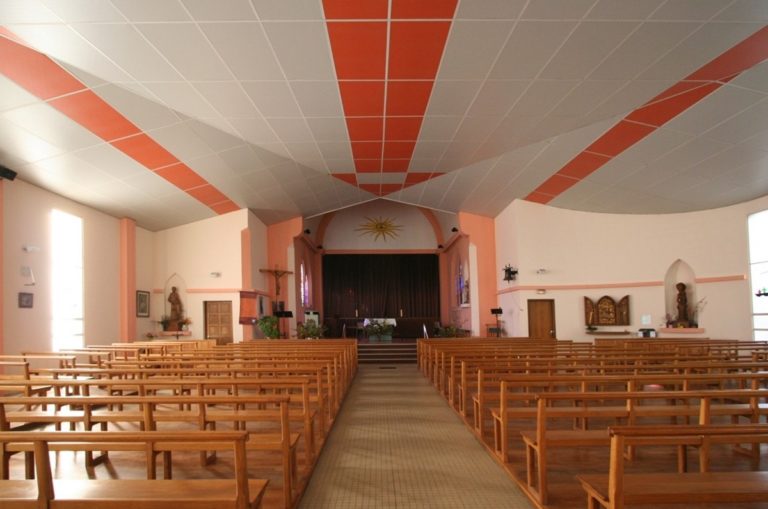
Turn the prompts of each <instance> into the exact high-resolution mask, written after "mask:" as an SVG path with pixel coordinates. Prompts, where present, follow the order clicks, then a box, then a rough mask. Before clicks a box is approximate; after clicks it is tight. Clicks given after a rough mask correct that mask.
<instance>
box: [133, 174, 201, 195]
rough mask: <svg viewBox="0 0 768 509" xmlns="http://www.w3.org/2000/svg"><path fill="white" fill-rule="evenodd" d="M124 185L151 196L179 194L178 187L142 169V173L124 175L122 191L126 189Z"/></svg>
mask: <svg viewBox="0 0 768 509" xmlns="http://www.w3.org/2000/svg"><path fill="white" fill-rule="evenodd" d="M126 186H130V187H132V188H134V189H136V190H139V191H141V192H142V193H146V195H147V196H148V197H153V198H161V197H162V198H166V197H171V196H178V194H179V188H178V187H176V186H175V185H173V184H171V183H170V182H168V181H167V180H165V179H164V178H162V177H161V176H159V175H158V174H157V173H155V172H152V171H144V172H143V173H137V174H135V175H131V176H130V177H126V178H125V179H123V189H122V191H123V192H125V191H126ZM185 194H186V193H185Z"/></svg>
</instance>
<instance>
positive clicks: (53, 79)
mask: <svg viewBox="0 0 768 509" xmlns="http://www.w3.org/2000/svg"><path fill="white" fill-rule="evenodd" d="M0 73H2V74H4V75H5V76H7V77H8V78H9V79H11V80H12V81H14V82H15V83H16V84H18V85H19V86H20V87H22V88H24V89H25V90H27V91H28V92H30V93H31V94H33V95H35V96H37V97H39V98H40V99H43V100H46V101H48V104H50V105H51V106H52V107H53V108H56V109H57V110H58V111H60V112H61V113H63V114H64V115H66V116H67V117H69V118H70V119H71V120H73V121H74V122H76V123H78V124H79V125H81V126H82V127H83V128H85V129H87V130H89V131H90V132H92V133H93V134H95V135H96V136H98V137H100V138H101V139H103V140H105V141H107V142H108V143H110V144H111V145H112V146H113V147H115V148H116V149H117V150H120V151H121V152H123V153H124V154H125V155H127V156H128V157H130V158H132V159H134V160H135V161H137V162H139V163H141V164H142V165H144V166H145V167H146V168H147V169H149V170H156V173H157V174H158V175H159V176H161V177H163V178H165V179H166V180H168V181H169V182H171V183H172V184H174V185H176V186H177V187H178V188H179V189H181V190H183V191H186V192H187V193H188V194H189V195H190V196H192V197H193V198H195V199H197V200H198V201H200V202H202V203H203V204H205V205H207V206H209V207H210V208H211V209H212V210H213V211H214V212H216V213H218V214H223V213H226V212H232V211H233V210H239V209H240V207H239V206H238V205H237V204H236V203H235V202H233V201H232V200H230V199H229V198H228V197H227V196H225V195H224V194H223V193H222V192H221V191H219V190H218V189H216V188H215V187H214V186H213V185H211V184H210V183H208V181H207V180H205V179H204V178H203V177H201V176H200V175H199V174H197V173H196V172H195V171H194V170H192V169H191V168H189V167H188V166H186V165H185V164H183V163H182V162H181V161H179V159H178V158H177V157H176V156H174V155H173V154H171V153H170V152H169V151H167V150H166V149H165V148H163V147H162V146H161V145H160V144H159V143H157V142H156V141H155V140H153V139H152V138H150V137H149V136H148V135H147V134H145V133H144V132H142V131H141V130H140V129H139V128H138V127H137V126H136V125H134V124H133V122H131V121H130V120H128V119H127V118H125V116H123V115H122V114H121V113H120V112H119V111H117V110H116V109H114V108H113V107H112V106H110V105H109V104H108V103H107V102H105V101H104V100H103V99H101V98H100V97H99V96H98V95H96V94H95V93H93V91H91V90H90V89H89V88H88V87H87V86H86V85H85V84H83V83H82V82H80V80H78V79H77V78H75V77H74V76H72V75H71V74H70V73H69V72H67V71H66V70H65V69H64V68H63V67H61V66H60V65H59V64H57V63H56V62H55V61H53V60H52V59H51V58H49V57H47V56H46V55H44V54H42V53H40V52H38V51H35V50H33V49H31V48H29V47H28V46H26V45H24V44H23V43H22V42H21V41H20V39H19V38H18V37H17V36H16V35H15V34H13V33H12V32H10V31H9V30H8V29H7V28H5V27H0Z"/></svg>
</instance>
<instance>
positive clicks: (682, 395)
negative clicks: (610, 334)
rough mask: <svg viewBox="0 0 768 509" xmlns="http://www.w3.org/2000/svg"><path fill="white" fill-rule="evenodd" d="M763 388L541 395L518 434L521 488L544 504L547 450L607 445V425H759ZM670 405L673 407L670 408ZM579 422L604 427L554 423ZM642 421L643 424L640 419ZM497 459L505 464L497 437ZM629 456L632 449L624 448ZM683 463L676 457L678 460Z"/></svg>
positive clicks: (754, 457)
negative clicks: (689, 421) (685, 420)
mask: <svg viewBox="0 0 768 509" xmlns="http://www.w3.org/2000/svg"><path fill="white" fill-rule="evenodd" d="M766 397H768V391H767V390H722V391H658V392H648V391H639V392H638V391H634V392H630V391H627V392H578V393H545V394H538V395H537V396H536V421H535V429H532V430H523V431H521V432H520V434H521V436H522V439H523V443H524V446H525V465H526V484H525V486H523V488H524V489H525V490H526V492H527V494H528V496H529V497H531V499H532V500H535V501H537V502H539V503H540V504H542V505H546V503H547V499H548V494H547V484H548V483H547V463H548V461H547V457H548V455H549V454H550V451H551V450H552V449H558V448H565V447H568V448H572V447H579V448H583V447H607V446H608V445H609V443H610V437H609V434H608V427H609V426H611V425H620V424H624V425H636V424H641V423H643V419H650V420H651V421H654V420H658V419H659V418H669V417H672V416H677V417H693V416H698V420H699V421H698V424H701V425H709V424H711V423H712V417H713V416H717V417H723V418H728V419H731V420H732V419H733V418H734V417H744V416H749V417H750V420H751V421H752V422H753V423H757V422H759V418H760V416H761V415H765V413H766V411H767V410H768V408H767V407H766V405H765V403H762V401H764V399H765V398H766ZM671 402H674V403H675V404H671ZM564 419H565V420H568V421H569V422H570V421H572V420H573V419H580V420H583V421H589V422H592V423H594V422H595V421H596V420H599V421H602V422H604V423H608V424H603V425H602V426H601V427H597V426H596V427H595V428H593V429H585V428H582V429H563V427H557V426H555V423H556V421H558V420H560V421H562V420H564ZM645 422H648V421H645ZM502 440H503V442H502V447H503V449H502V451H503V452H502V454H506V456H504V457H503V460H504V461H505V462H506V461H508V459H507V458H508V452H507V449H506V447H505V444H506V438H503V439H502ZM748 454H750V455H751V456H752V461H753V463H754V462H756V460H757V459H758V458H759V448H757V449H755V448H753V449H752V450H751V451H749V452H748ZM629 455H630V458H631V457H633V455H634V454H633V450H632V449H630V452H629ZM683 461H684V460H683V459H682V458H681V459H680V462H681V463H682V462H683Z"/></svg>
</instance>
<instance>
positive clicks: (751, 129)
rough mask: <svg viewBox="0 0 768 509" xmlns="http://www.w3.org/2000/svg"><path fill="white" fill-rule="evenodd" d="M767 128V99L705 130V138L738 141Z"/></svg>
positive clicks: (729, 141) (728, 141)
mask: <svg viewBox="0 0 768 509" xmlns="http://www.w3.org/2000/svg"><path fill="white" fill-rule="evenodd" d="M766 129H768V101H765V100H764V101H762V102H760V103H759V104H756V105H755V106H753V107H752V108H750V109H748V110H746V111H744V112H742V113H739V114H738V115H736V116H735V117H732V118H730V119H728V120H726V121H725V122H723V123H721V124H720V125H718V126H717V127H714V128H713V129H710V130H709V131H707V132H706V137H707V138H712V139H715V140H718V141H724V142H726V143H739V142H740V141H742V140H745V139H747V138H749V137H750V136H753V135H754V134H755V133H757V132H759V131H764V130H766Z"/></svg>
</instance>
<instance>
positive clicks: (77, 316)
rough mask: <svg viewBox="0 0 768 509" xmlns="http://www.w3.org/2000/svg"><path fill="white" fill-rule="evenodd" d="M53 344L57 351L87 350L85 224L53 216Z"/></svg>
mask: <svg viewBox="0 0 768 509" xmlns="http://www.w3.org/2000/svg"><path fill="white" fill-rule="evenodd" d="M51 254H52V256H51V277H52V281H51V316H52V323H51V342H52V346H53V349H54V350H66V349H69V348H82V347H83V220H82V219H81V218H79V217H77V216H73V215H72V214H67V213H66V212H61V211H59V210H54V211H52V213H51Z"/></svg>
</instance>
